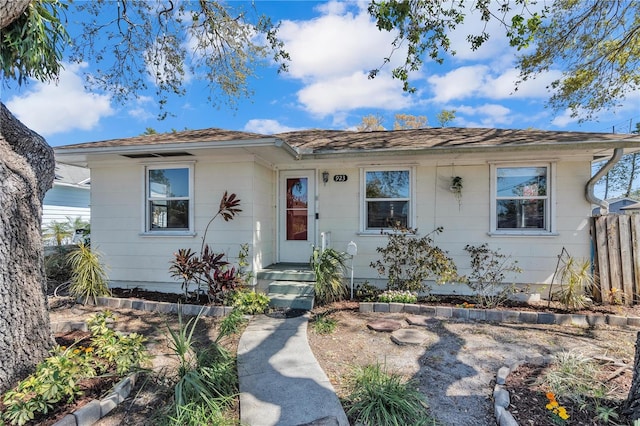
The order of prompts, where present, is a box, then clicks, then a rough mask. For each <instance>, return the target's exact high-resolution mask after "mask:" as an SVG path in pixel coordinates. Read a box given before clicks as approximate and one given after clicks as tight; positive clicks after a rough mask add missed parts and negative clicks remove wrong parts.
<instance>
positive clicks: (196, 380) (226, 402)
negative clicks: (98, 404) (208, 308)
mask: <svg viewBox="0 0 640 426" xmlns="http://www.w3.org/2000/svg"><path fill="white" fill-rule="evenodd" d="M234 312H237V311H236V310H234ZM238 314H239V313H236V315H235V316H234V317H233V318H234V319H233V322H234V323H236V324H237V321H238V319H237V318H238ZM199 320H200V315H198V316H196V317H192V318H191V319H189V321H187V322H186V323H185V322H184V321H183V317H182V310H181V309H179V310H178V328H177V330H174V329H172V328H170V327H168V326H167V329H168V332H169V347H170V348H171V350H172V352H173V354H174V355H175V356H177V357H178V360H179V366H178V371H177V373H178V376H177V381H176V384H175V386H174V398H173V404H172V405H171V407H169V409H168V411H170V412H172V413H173V414H168V415H167V416H166V418H165V421H166V423H168V424H171V425H197V424H218V423H210V422H209V421H210V420H211V419H219V418H224V417H223V416H222V412H223V410H224V409H226V408H228V407H230V406H231V405H232V404H233V395H235V394H236V393H237V392H238V375H237V371H236V359H235V357H234V356H233V355H232V354H231V353H229V351H227V350H226V349H224V348H223V347H222V346H220V345H219V344H218V343H217V342H218V340H219V339H220V338H221V335H220V334H219V335H218V338H217V339H216V342H214V343H212V344H209V345H206V346H204V347H200V346H198V342H196V341H195V339H194V332H195V330H196V327H197V324H198V321H199ZM226 329H227V331H228V330H229V326H227V328H226ZM202 422H204V423H202Z"/></svg>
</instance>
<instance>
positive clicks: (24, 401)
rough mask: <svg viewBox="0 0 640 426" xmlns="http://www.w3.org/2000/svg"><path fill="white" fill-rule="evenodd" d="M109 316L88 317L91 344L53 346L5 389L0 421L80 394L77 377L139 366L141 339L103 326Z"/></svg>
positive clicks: (21, 419)
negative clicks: (25, 374)
mask: <svg viewBox="0 0 640 426" xmlns="http://www.w3.org/2000/svg"><path fill="white" fill-rule="evenodd" d="M113 319H114V317H113V314H111V313H110V312H109V311H105V312H103V313H100V314H96V315H95V316H94V317H92V318H91V319H90V320H89V324H90V330H91V334H92V337H91V346H89V347H84V346H76V345H72V346H70V347H60V346H57V347H55V348H54V349H53V350H52V351H51V356H50V357H48V358H46V359H45V360H44V361H42V362H41V363H39V364H38V365H37V366H36V371H35V372H34V373H33V374H31V375H30V376H29V377H27V378H26V379H25V380H23V381H21V382H20V383H18V385H17V386H16V387H15V388H13V389H11V390H9V391H7V392H6V393H5V394H4V396H3V398H2V402H3V404H4V411H3V412H2V413H0V424H3V421H6V422H8V423H9V424H12V425H24V424H25V423H27V422H28V421H30V420H33V419H34V418H35V417H36V415H46V414H47V413H48V412H49V411H50V410H51V409H52V408H53V407H54V406H55V405H56V404H58V403H60V402H72V401H73V400H75V399H76V398H77V397H78V396H81V395H82V391H81V389H80V385H79V381H80V380H81V379H85V378H89V377H94V376H96V375H99V374H105V373H108V372H109V371H112V370H116V372H117V374H118V375H124V374H127V373H128V372H130V371H132V370H133V369H135V368H138V367H140V366H142V365H143V364H144V363H145V362H146V360H147V359H148V355H147V353H146V351H145V349H144V346H143V345H142V343H144V338H142V336H140V335H136V334H135V333H132V334H130V335H127V336H125V335H119V334H116V333H115V332H113V330H111V329H110V328H109V327H108V326H107V320H109V321H111V320H113Z"/></svg>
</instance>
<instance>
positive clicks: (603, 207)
mask: <svg viewBox="0 0 640 426" xmlns="http://www.w3.org/2000/svg"><path fill="white" fill-rule="evenodd" d="M623 154H624V149H623V148H615V149H614V150H613V156H611V158H610V159H609V161H607V163H606V164H605V165H604V166H602V168H601V169H600V170H598V173H596V174H595V175H594V176H593V177H592V178H591V179H589V182H587V187H586V188H585V197H586V198H587V201H589V202H590V203H591V204H597V205H599V206H600V214H608V213H609V202H608V201H605V200H601V199H600V198H598V197H596V196H595V194H594V193H593V191H594V189H595V186H596V182H598V181H599V180H600V178H601V177H602V176H604V175H606V174H607V172H608V171H609V170H611V169H612V168H613V166H615V165H616V163H617V162H618V161H620V159H621V158H622V155H623Z"/></svg>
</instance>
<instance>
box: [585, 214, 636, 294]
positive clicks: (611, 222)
mask: <svg viewBox="0 0 640 426" xmlns="http://www.w3.org/2000/svg"><path fill="white" fill-rule="evenodd" d="M591 238H592V241H593V247H594V257H593V258H594V277H595V284H596V285H595V286H594V295H593V296H594V298H595V299H596V301H601V302H603V303H610V302H612V301H613V299H614V298H618V300H621V301H622V302H624V303H625V304H627V305H631V304H634V303H638V302H640V215H639V214H633V215H619V214H608V215H604V216H595V217H593V218H592V221H591Z"/></svg>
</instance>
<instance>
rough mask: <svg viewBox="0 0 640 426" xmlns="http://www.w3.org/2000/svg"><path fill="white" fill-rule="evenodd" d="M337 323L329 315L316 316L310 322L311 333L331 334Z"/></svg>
mask: <svg viewBox="0 0 640 426" xmlns="http://www.w3.org/2000/svg"><path fill="white" fill-rule="evenodd" d="M337 325H338V321H336V320H335V319H333V318H331V317H330V316H329V314H321V315H316V316H314V317H313V319H312V320H311V326H312V327H313V331H315V332H316V333H317V334H331V333H333V332H334V331H335V330H336V326H337Z"/></svg>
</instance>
